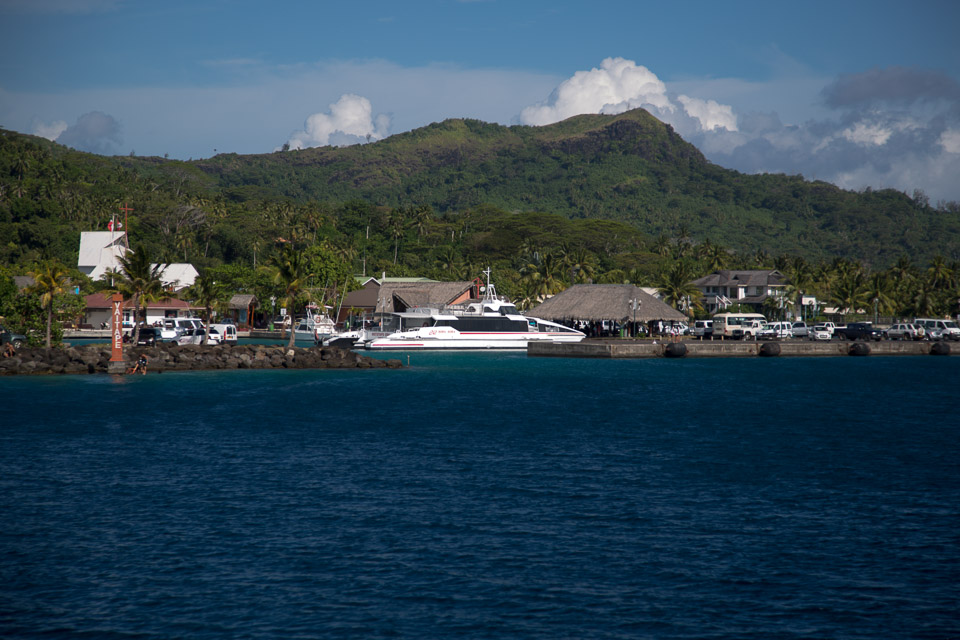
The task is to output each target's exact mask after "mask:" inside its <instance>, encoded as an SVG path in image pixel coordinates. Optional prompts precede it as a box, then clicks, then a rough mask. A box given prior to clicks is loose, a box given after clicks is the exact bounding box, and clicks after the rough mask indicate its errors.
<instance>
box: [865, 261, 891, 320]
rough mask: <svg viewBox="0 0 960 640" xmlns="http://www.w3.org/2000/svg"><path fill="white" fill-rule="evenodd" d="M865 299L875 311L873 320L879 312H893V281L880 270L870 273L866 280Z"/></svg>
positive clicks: (885, 313)
mask: <svg viewBox="0 0 960 640" xmlns="http://www.w3.org/2000/svg"><path fill="white" fill-rule="evenodd" d="M867 300H868V301H869V302H870V303H871V304H873V308H874V311H875V314H874V321H875V322H876V321H877V317H876V316H878V315H880V314H881V313H882V314H884V315H887V314H889V313H893V309H894V302H893V281H892V280H891V279H890V277H889V276H888V275H887V274H886V273H883V272H881V271H878V272H877V273H874V274H872V275H871V276H870V277H869V278H868V280H867Z"/></svg>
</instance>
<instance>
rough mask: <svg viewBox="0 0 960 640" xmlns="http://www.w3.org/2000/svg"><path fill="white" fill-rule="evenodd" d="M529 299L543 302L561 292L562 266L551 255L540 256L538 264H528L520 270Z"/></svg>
mask: <svg viewBox="0 0 960 640" xmlns="http://www.w3.org/2000/svg"><path fill="white" fill-rule="evenodd" d="M521 275H522V276H523V280H524V282H525V283H526V285H527V291H528V292H529V294H530V297H531V299H536V300H543V299H544V298H545V297H547V296H548V295H552V294H554V293H559V292H560V291H562V290H563V265H562V264H561V262H560V260H559V259H558V258H556V257H554V255H553V254H551V253H544V254H543V255H542V256H540V262H539V263H538V264H533V263H531V264H528V265H527V266H525V267H524V268H523V269H522V270H521Z"/></svg>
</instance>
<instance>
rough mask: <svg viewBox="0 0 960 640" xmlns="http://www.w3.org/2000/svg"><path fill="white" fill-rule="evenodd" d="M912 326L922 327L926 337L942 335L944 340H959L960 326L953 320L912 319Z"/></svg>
mask: <svg viewBox="0 0 960 640" xmlns="http://www.w3.org/2000/svg"><path fill="white" fill-rule="evenodd" d="M913 324H915V325H919V326H921V327H923V332H924V334H926V335H927V336H936V335H938V334H939V335H942V336H943V339H944V340H960V326H958V325H957V323H956V322H954V321H953V320H942V319H940V318H914V319H913Z"/></svg>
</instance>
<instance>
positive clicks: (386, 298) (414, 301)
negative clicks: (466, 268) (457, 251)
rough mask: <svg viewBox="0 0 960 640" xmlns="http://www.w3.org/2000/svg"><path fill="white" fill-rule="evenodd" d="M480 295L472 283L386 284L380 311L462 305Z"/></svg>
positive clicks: (382, 293)
mask: <svg viewBox="0 0 960 640" xmlns="http://www.w3.org/2000/svg"><path fill="white" fill-rule="evenodd" d="M476 293H478V292H477V291H476V287H475V286H474V283H472V282H466V281H464V282H411V283H385V284H383V285H382V286H381V287H380V307H379V309H377V310H378V311H385V312H387V313H390V312H401V311H407V310H408V309H412V308H414V307H438V308H439V307H443V306H445V305H451V304H462V303H464V302H466V301H467V300H470V299H471V298H472V297H473V296H474V294H476Z"/></svg>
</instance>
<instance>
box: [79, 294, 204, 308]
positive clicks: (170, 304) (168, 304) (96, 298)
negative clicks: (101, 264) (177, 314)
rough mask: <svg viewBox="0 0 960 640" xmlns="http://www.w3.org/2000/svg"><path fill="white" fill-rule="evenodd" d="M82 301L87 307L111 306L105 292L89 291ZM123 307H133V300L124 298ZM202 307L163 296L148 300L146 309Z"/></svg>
mask: <svg viewBox="0 0 960 640" xmlns="http://www.w3.org/2000/svg"><path fill="white" fill-rule="evenodd" d="M84 301H85V302H86V305H87V309H109V308H111V304H110V296H108V295H107V294H105V293H91V294H90V295H88V296H84ZM123 308H124V309H132V308H133V300H124V301H123ZM202 308H203V307H194V306H192V305H190V304H188V303H187V302H184V301H183V300H180V299H179V298H164V299H163V300H158V301H157V302H148V303H147V309H163V310H177V311H179V310H181V309H182V310H186V311H189V310H190V309H202Z"/></svg>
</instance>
